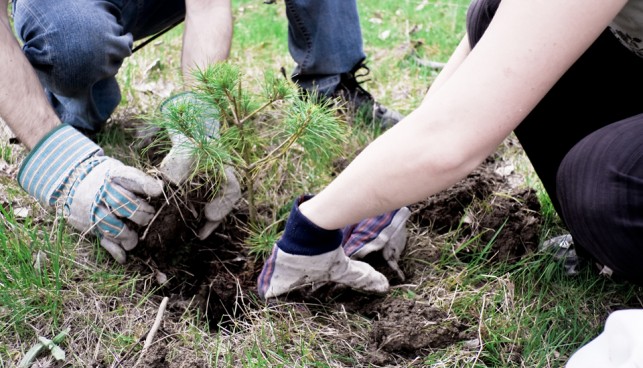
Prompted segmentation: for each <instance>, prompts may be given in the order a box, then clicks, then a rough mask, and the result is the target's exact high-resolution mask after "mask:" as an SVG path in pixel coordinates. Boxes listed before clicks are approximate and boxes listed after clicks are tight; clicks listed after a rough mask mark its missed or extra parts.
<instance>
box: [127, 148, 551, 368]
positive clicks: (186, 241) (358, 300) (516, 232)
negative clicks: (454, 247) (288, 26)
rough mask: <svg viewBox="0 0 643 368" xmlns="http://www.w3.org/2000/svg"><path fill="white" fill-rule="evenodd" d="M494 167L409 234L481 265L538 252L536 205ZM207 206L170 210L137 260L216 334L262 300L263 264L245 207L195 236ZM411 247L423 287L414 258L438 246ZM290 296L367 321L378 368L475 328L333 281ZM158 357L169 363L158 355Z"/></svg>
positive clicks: (410, 271)
mask: <svg viewBox="0 0 643 368" xmlns="http://www.w3.org/2000/svg"><path fill="white" fill-rule="evenodd" d="M495 166H496V162H495V161H494V160H493V159H489V160H487V161H486V162H485V163H484V164H483V165H481V166H480V167H479V168H478V169H477V170H475V171H474V172H473V173H472V174H471V175H469V176H468V177H467V178H465V179H463V180H462V181H461V182H459V183H458V184H456V185H455V186H453V187H452V188H449V189H448V190H445V191H444V192H441V193H438V194H436V195H434V196H432V197H430V198H428V199H427V200H425V201H423V202H421V203H418V204H416V205H414V206H412V208H411V209H412V216H411V218H410V220H409V221H410V223H409V228H414V229H416V230H417V231H420V232H422V233H426V234H427V237H429V238H432V237H438V236H441V234H446V233H449V232H450V231H452V230H454V229H458V231H455V232H452V233H453V234H456V236H457V239H456V241H457V243H458V244H460V245H461V246H460V249H458V253H457V254H458V257H460V258H461V259H462V260H463V261H471V260H473V259H478V258H474V257H479V255H484V258H485V261H491V262H495V261H499V260H503V261H508V262H515V261H517V260H519V259H520V258H521V257H522V256H524V255H525V254H527V253H529V252H531V251H532V250H534V249H536V247H537V245H538V235H539V232H540V217H539V212H538V210H539V202H538V199H537V198H536V195H535V193H534V192H532V191H530V190H523V189H511V188H510V186H509V185H508V184H507V180H506V178H505V177H504V176H503V175H499V174H497V173H496V172H495V171H494V168H495ZM202 198H203V197H202ZM204 202H205V201H203V200H202V199H201V200H195V199H187V200H186V199H185V198H184V199H183V200H182V201H177V202H176V203H183V205H166V206H165V208H164V209H163V211H162V212H161V214H160V216H159V217H158V218H157V219H156V220H155V222H154V224H153V225H152V226H151V227H150V228H149V229H147V230H146V231H147V235H146V237H145V239H144V240H143V241H142V242H141V244H140V245H139V246H138V247H137V248H136V250H135V251H134V252H133V256H134V257H135V259H136V260H138V261H139V262H137V264H138V268H139V270H140V269H144V270H147V271H146V272H154V273H155V274H156V276H157V279H159V280H161V281H162V280H165V279H167V281H166V282H165V284H164V285H163V287H162V288H160V289H159V293H160V294H162V295H164V296H170V297H171V303H170V305H169V306H168V311H169V313H170V315H172V314H174V315H176V316H177V318H178V316H180V315H181V314H182V313H183V312H184V310H185V308H187V307H188V306H190V307H194V306H196V307H197V308H199V309H201V310H202V311H203V312H204V313H205V315H206V316H207V317H208V318H209V320H210V321H211V326H212V328H213V329H218V328H220V327H221V326H223V325H225V324H226V323H227V322H229V321H232V320H233V319H239V318H244V314H243V313H244V311H247V308H248V306H252V305H253V300H257V299H258V298H257V297H256V278H257V276H258V274H259V272H260V268H261V262H255V261H254V257H253V256H250V255H249V254H248V250H247V248H246V247H245V246H244V239H245V236H246V234H247V232H246V231H245V230H244V229H245V226H246V223H247V217H248V216H247V214H246V212H247V211H245V210H244V209H243V208H242V207H240V208H237V209H236V210H235V211H233V213H231V214H230V215H229V216H228V218H227V219H226V221H225V223H223V224H222V225H221V226H220V227H219V228H218V229H217V230H216V231H215V232H214V233H213V234H212V235H211V236H209V237H208V238H207V239H205V240H199V239H198V238H197V236H196V234H197V229H198V227H199V226H200V225H201V224H202V221H203V220H202V219H201V218H200V216H201V215H200V213H201V207H202V206H203V203H204ZM185 203H191V204H190V205H186V204H185ZM157 208H158V207H157ZM489 244H490V246H488V245H489ZM409 249H412V251H413V252H414V255H413V257H409V258H406V257H405V255H404V254H403V256H402V259H401V262H400V267H401V268H402V270H403V271H404V273H405V275H406V281H404V282H407V283H418V284H419V283H421V282H422V280H420V278H421V277H423V276H422V272H415V271H416V270H415V269H416V268H419V267H420V263H418V262H414V261H412V260H411V258H418V257H424V255H425V254H426V255H430V257H431V259H430V260H429V261H433V260H435V259H437V258H436V257H439V254H437V253H436V249H433V248H432V249H428V248H427V249H423V248H422V247H418V246H417V245H407V251H408V250H409ZM364 261H366V262H368V263H370V264H371V265H373V267H375V268H376V269H377V270H378V271H380V272H382V273H384V274H385V275H386V276H387V277H388V278H389V281H390V283H391V285H399V284H400V283H401V282H402V280H400V279H399V278H398V277H397V275H396V273H395V272H393V271H392V270H391V269H390V267H389V266H388V265H387V264H386V262H385V261H384V260H383V258H382V257H381V254H377V253H376V254H372V255H369V256H368V257H366V258H365V259H364ZM424 261H425V262H424V263H425V264H426V261H427V260H424ZM135 263H136V262H135ZM288 299H292V300H293V301H296V302H302V301H304V302H313V303H311V304H316V305H321V306H323V310H322V309H320V310H319V311H316V312H318V313H328V311H329V310H331V311H332V310H341V311H346V312H349V313H356V314H359V315H362V316H364V317H366V318H368V319H370V320H371V321H372V328H371V332H370V335H369V343H368V348H367V353H366V354H367V359H368V360H369V361H370V362H371V363H372V364H376V365H385V364H391V363H392V362H394V361H396V359H400V358H402V359H412V358H414V357H417V356H424V355H426V354H427V353H428V352H430V351H431V350H432V349H441V348H445V347H447V346H449V345H452V344H454V343H457V342H461V341H465V340H467V339H470V338H471V336H470V332H468V331H471V326H468V325H466V324H465V323H463V322H461V321H459V320H458V319H457V317H456V316H454V315H451V314H449V313H447V312H446V311H445V310H442V309H440V308H438V307H436V306H435V305H434V304H433V303H432V302H430V301H428V300H424V299H422V298H421V297H417V298H411V299H406V298H402V297H399V296H397V297H394V296H392V295H388V296H385V297H382V296H373V295H366V294H361V293H359V292H355V291H353V290H350V289H348V288H346V287H342V286H338V285H330V284H329V285H324V286H322V287H320V288H318V289H316V290H315V291H312V292H311V291H310V290H300V291H297V292H293V293H291V294H290V296H289V298H288ZM158 355H159V356H164V355H163V354H162V352H161V351H159V353H158ZM157 358H158V357H157ZM154 364H156V365H154ZM163 364H164V363H163V362H160V361H155V362H153V363H150V365H149V366H150V367H152V366H154V367H165V365H163Z"/></svg>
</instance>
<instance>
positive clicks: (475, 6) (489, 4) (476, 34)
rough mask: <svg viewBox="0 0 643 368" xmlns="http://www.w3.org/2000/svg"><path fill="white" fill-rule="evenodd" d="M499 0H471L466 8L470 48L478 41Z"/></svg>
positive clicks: (494, 12)
mask: <svg viewBox="0 0 643 368" xmlns="http://www.w3.org/2000/svg"><path fill="white" fill-rule="evenodd" d="M498 5H500V0H473V1H472V2H471V4H469V9H468V10H467V21H466V25H467V35H468V36H469V46H471V47H472V48H473V47H474V46H475V45H476V44H477V43H478V41H479V40H480V38H481V37H482V35H483V34H484V32H485V31H486V30H487V27H488V26H489V23H491V19H492V18H493V16H494V15H495V14H496V9H498Z"/></svg>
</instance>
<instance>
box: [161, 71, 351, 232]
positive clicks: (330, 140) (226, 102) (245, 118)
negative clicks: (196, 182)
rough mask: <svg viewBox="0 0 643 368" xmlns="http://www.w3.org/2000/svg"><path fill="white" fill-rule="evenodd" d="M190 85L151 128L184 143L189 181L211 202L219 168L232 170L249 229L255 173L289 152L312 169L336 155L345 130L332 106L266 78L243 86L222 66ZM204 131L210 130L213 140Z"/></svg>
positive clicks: (281, 80)
mask: <svg viewBox="0 0 643 368" xmlns="http://www.w3.org/2000/svg"><path fill="white" fill-rule="evenodd" d="M194 77H195V80H196V82H195V84H194V85H193V86H192V93H193V95H194V98H193V99H190V100H186V102H185V103H181V104H174V105H172V106H168V112H167V113H165V114H163V116H162V119H157V120H156V122H157V125H159V126H160V127H162V128H164V129H165V130H166V131H168V132H174V133H180V134H182V135H183V136H185V137H187V140H186V142H185V145H186V148H187V149H190V150H191V152H192V154H193V155H194V157H195V158H196V164H195V169H194V172H193V177H194V176H198V177H201V178H205V182H208V183H210V184H209V185H210V186H211V189H212V193H213V194H214V193H215V192H216V188H217V187H218V186H219V184H218V183H220V182H221V178H222V175H224V174H223V168H224V167H226V166H232V167H233V168H234V169H235V171H236V172H237V174H238V175H239V179H240V181H241V183H242V187H243V188H244V190H245V198H246V200H247V202H248V212H249V220H250V223H251V224H254V225H260V224H259V223H258V218H259V217H258V213H257V205H258V203H257V198H258V197H259V196H258V194H259V193H257V191H258V190H260V189H259V188H261V187H262V186H261V185H257V180H259V178H260V177H261V174H262V173H265V172H266V171H267V170H270V169H271V168H274V166H275V165H276V164H277V163H278V162H279V160H281V159H284V158H286V157H287V156H288V155H289V154H290V153H292V152H296V153H297V154H299V155H300V157H301V158H302V159H303V160H306V161H307V162H309V163H310V164H311V165H312V166H315V165H320V164H324V163H328V162H330V161H331V160H332V159H333V158H334V157H336V156H337V155H338V154H339V153H340V152H341V147H342V143H344V142H345V139H346V134H347V125H346V124H345V123H344V122H342V121H339V119H338V116H339V114H338V113H337V107H336V104H334V102H333V101H331V100H328V101H326V102H320V101H321V100H322V99H319V98H314V97H313V98H305V97H303V96H301V95H300V92H299V91H298V89H297V87H296V86H295V85H294V84H293V83H291V82H290V81H288V80H286V79H285V78H278V77H276V76H275V75H274V74H272V73H266V74H265V75H264V78H263V80H261V81H259V82H256V81H250V80H248V79H247V78H246V76H245V75H244V74H242V73H241V71H240V70H239V68H237V67H236V66H234V65H231V64H230V63H227V62H224V63H218V64H213V65H210V66H209V67H207V68H205V69H200V70H196V72H195V73H194ZM212 125H216V126H218V130H217V129H215V130H216V133H214V134H212V129H211V126H212ZM293 194H294V193H293ZM270 205H271V206H272V205H273V204H270Z"/></svg>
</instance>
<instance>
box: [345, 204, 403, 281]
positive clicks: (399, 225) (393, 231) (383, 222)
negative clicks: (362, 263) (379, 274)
mask: <svg viewBox="0 0 643 368" xmlns="http://www.w3.org/2000/svg"><path fill="white" fill-rule="evenodd" d="M410 215H411V211H410V210H409V209H408V208H407V207H402V208H400V209H398V210H395V211H391V212H388V213H385V214H382V215H379V216H376V217H371V218H368V219H366V220H363V221H360V222H359V223H357V224H355V225H352V226H348V227H346V228H345V229H344V239H343V241H342V247H343V248H344V252H345V253H346V255H347V256H349V257H350V258H351V259H362V258H364V257H365V256H366V255H368V254H370V253H373V252H378V251H381V252H382V256H383V257H384V260H386V262H387V263H388V265H389V267H391V268H392V269H393V270H394V271H395V272H396V273H397V275H398V277H399V278H400V280H402V281H404V279H405V277H404V272H402V270H401V269H400V266H399V265H398V261H399V260H400V256H401V255H402V252H403V251H404V248H405V247H406V238H407V230H406V220H407V219H408V218H409V216H410Z"/></svg>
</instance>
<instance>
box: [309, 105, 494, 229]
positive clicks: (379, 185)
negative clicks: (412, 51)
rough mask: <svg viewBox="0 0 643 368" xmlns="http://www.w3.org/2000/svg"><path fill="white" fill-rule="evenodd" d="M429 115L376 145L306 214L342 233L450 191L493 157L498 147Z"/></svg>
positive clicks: (422, 112)
mask: <svg viewBox="0 0 643 368" xmlns="http://www.w3.org/2000/svg"><path fill="white" fill-rule="evenodd" d="M430 111H431V110H430V109H426V106H423V107H421V108H419V109H417V110H415V111H414V112H412V113H411V114H409V115H408V116H407V117H406V118H405V119H404V120H403V121H401V122H400V123H398V124H397V125H396V126H394V127H393V128H391V129H389V130H388V131H387V132H385V133H384V134H382V135H381V136H380V137H379V138H378V139H376V140H375V141H373V142H372V143H371V144H370V145H369V146H367V147H366V148H365V149H364V150H363V151H362V153H361V154H360V155H359V156H358V157H357V158H356V159H355V160H354V161H353V162H351V164H350V165H349V166H348V167H347V168H346V169H345V170H344V171H343V172H342V173H341V174H340V175H339V176H338V177H337V178H336V179H335V180H334V181H333V182H332V183H331V184H330V185H329V186H327V187H326V188H325V189H324V190H323V191H321V192H320V193H319V194H317V195H316V196H315V197H313V198H312V199H311V200H309V201H307V202H305V203H303V204H302V205H301V207H300V208H301V211H302V213H303V214H304V215H305V216H307V217H308V218H309V219H310V220H311V221H313V222H314V223H315V224H317V225H318V226H320V227H322V228H325V229H336V228H342V227H344V226H346V225H349V224H352V223H356V222H358V221H360V220H362V219H364V218H368V217H372V216H377V215H379V214H382V213H384V212H387V211H390V210H393V209H396V208H400V207H402V206H406V205H409V204H412V203H415V202H418V201H420V200H422V199H425V198H427V197H428V196H430V195H432V194H435V193H438V192H439V191H441V190H444V189H446V188H448V187H449V186H451V185H453V184H455V183H456V182H457V181H458V180H460V179H461V178H463V177H465V176H466V175H467V174H468V173H469V172H471V171H472V170H473V169H474V168H475V167H476V166H477V165H478V164H479V163H480V162H482V160H484V158H485V157H486V156H487V155H488V154H489V153H491V149H490V148H489V147H491V146H492V145H493V144H487V145H484V146H482V145H476V144H475V143H474V142H472V137H474V136H475V134H474V132H471V134H465V135H458V134H457V133H456V134H454V133H455V132H454V131H453V129H450V128H449V125H451V123H452V122H453V121H452V120H450V119H444V120H442V122H439V121H438V120H437V119H432V118H428V115H427V113H430ZM454 118H455V117H454Z"/></svg>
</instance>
